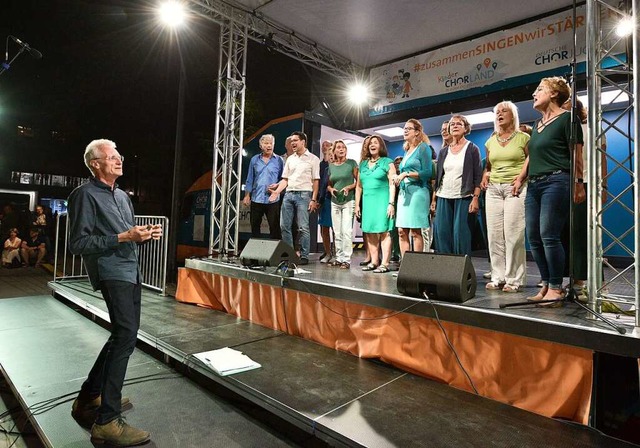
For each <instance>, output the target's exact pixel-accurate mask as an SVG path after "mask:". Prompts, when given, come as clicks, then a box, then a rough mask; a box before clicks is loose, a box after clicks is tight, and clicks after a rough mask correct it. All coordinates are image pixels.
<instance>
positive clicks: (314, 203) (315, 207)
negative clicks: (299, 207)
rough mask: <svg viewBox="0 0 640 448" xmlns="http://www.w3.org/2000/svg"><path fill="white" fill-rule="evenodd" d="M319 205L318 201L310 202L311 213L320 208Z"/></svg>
mask: <svg viewBox="0 0 640 448" xmlns="http://www.w3.org/2000/svg"><path fill="white" fill-rule="evenodd" d="M318 207H319V204H318V201H311V202H309V208H308V210H309V212H310V213H313V212H315V211H316V210H318Z"/></svg>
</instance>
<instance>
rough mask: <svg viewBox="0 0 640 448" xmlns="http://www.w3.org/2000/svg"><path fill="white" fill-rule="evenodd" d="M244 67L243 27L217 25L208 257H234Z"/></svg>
mask: <svg viewBox="0 0 640 448" xmlns="http://www.w3.org/2000/svg"><path fill="white" fill-rule="evenodd" d="M246 67H247V26H246V25H245V24H242V23H239V22H236V21H235V20H229V21H227V22H225V23H223V24H221V25H220V53H219V63H218V79H217V82H218V90H217V100H216V126H215V134H214V143H213V151H214V153H213V173H212V174H213V175H212V176H211V226H210V228H209V253H210V254H213V253H217V254H219V255H229V254H234V255H237V254H238V218H239V216H238V207H239V204H240V193H241V179H240V176H241V174H242V135H243V133H244V99H245V75H246Z"/></svg>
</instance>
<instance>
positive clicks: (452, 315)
mask: <svg viewBox="0 0 640 448" xmlns="http://www.w3.org/2000/svg"><path fill="white" fill-rule="evenodd" d="M362 256H363V254H362V253H359V252H356V253H354V257H353V262H352V266H351V268H350V269H348V270H346V269H340V268H338V267H331V266H328V265H326V264H323V263H320V262H319V261H317V258H318V255H316V254H312V256H311V257H310V258H311V262H310V264H309V265H306V266H301V268H302V270H303V272H300V273H296V274H295V276H294V277H293V278H282V277H281V276H280V275H278V274H277V273H275V268H272V267H267V268H263V269H249V268H246V267H243V266H241V265H240V263H239V261H238V260H226V261H221V260H220V259H217V258H216V259H206V258H204V259H191V260H187V261H186V267H187V268H191V269H196V270H199V271H204V272H211V273H216V274H221V275H224V276H229V277H235V278H239V279H247V280H250V281H255V282H259V283H265V284H269V285H274V286H284V287H286V288H288V289H293V290H298V291H301V292H306V293H309V294H313V295H317V296H323V297H331V298H336V299H342V300H347V301H351V302H355V303H361V304H366V305H371V306H376V307H380V308H384V309H389V310H393V311H403V312H406V313H412V314H416V315H420V316H424V317H429V318H433V317H435V313H434V309H433V308H434V307H435V308H436V309H437V312H438V315H439V317H440V319H442V320H443V321H449V322H455V323H459V324H465V325H471V326H474V327H478V328H484V329H488V330H493V331H499V332H505V333H510V334H515V335H519V336H525V337H531V338H536V339H540V340H545V341H550V342H557V343H562V344H568V345H573V346H576V347H581V348H587V349H590V350H593V351H596V352H603V353H610V354H614V355H619V356H627V357H631V358H640V333H639V332H638V329H636V328H635V326H634V319H633V318H632V317H629V316H624V315H615V314H610V313H607V314H605V316H606V317H608V318H609V319H610V320H611V321H612V322H613V323H614V324H615V325H617V326H619V327H621V328H623V329H624V330H625V332H626V333H625V334H624V335H621V334H619V333H618V332H617V331H616V330H614V329H612V328H611V327H610V326H609V325H607V324H605V323H604V322H602V321H600V320H596V319H593V318H591V317H590V315H588V314H587V312H586V311H585V310H584V309H582V308H580V307H579V306H578V305H576V304H571V303H569V304H566V305H565V306H563V307H559V308H549V307H537V306H535V305H527V306H522V307H515V308H504V309H503V308H500V305H501V304H504V303H515V302H523V301H526V298H527V297H528V296H533V295H535V294H537V292H538V291H539V288H538V287H537V286H536V284H537V283H538V282H539V281H540V277H539V275H538V273H537V268H536V267H535V263H533V262H529V263H528V271H527V272H528V275H527V286H526V287H525V288H523V289H522V290H521V291H520V292H518V293H504V292H502V291H491V290H486V289H485V285H486V283H487V282H489V280H487V279H484V278H483V276H482V274H483V273H484V272H486V271H488V270H489V269H490V266H489V263H488V261H487V259H485V258H478V257H474V258H473V259H472V263H473V266H474V268H475V271H476V277H477V291H476V295H475V297H474V298H473V299H470V300H468V301H466V302H464V303H450V302H443V301H433V302H432V303H429V302H427V301H425V300H423V299H415V298H412V297H406V296H403V295H401V294H400V293H399V292H398V290H397V288H396V282H397V279H396V277H394V276H393V275H392V272H389V273H385V274H375V273H372V272H363V271H362V269H361V267H360V266H358V263H359V262H360V261H361V260H362ZM608 274H609V273H605V275H608Z"/></svg>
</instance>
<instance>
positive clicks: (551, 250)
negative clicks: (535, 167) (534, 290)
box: [525, 172, 571, 289]
mask: <svg viewBox="0 0 640 448" xmlns="http://www.w3.org/2000/svg"><path fill="white" fill-rule="evenodd" d="M570 181H571V176H570V175H569V173H565V172H560V173H555V174H549V175H548V176H543V177H540V178H537V179H535V178H534V179H530V180H529V187H528V191H527V198H526V199H525V217H526V219H525V220H526V225H527V226H526V228H527V237H528V238H529V245H530V246H531V253H532V255H533V259H534V260H535V261H536V264H537V265H538V269H539V270H540V277H541V279H542V282H543V283H544V284H548V285H549V287H550V288H553V289H560V288H562V277H563V273H564V258H565V253H564V249H563V247H562V241H561V239H560V235H561V233H562V228H563V227H564V225H565V222H566V220H567V217H568V216H569V205H570V203H569V201H570V199H571V198H570V197H569V193H570V189H569V182H570Z"/></svg>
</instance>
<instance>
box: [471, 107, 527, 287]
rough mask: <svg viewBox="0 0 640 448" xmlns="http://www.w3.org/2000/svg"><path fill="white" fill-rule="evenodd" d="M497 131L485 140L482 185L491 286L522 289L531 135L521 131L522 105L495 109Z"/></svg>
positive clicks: (524, 275)
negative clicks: (520, 116)
mask: <svg viewBox="0 0 640 448" xmlns="http://www.w3.org/2000/svg"><path fill="white" fill-rule="evenodd" d="M493 113H494V114H495V118H494V122H493V125H494V132H493V134H491V137H489V139H488V140H487V142H486V143H485V149H486V153H487V165H486V167H485V170H484V174H483V177H482V183H481V187H482V189H483V190H486V194H485V210H486V216H487V233H488V239H489V255H490V260H491V281H490V282H489V283H487V286H486V288H487V289H501V290H502V291H504V292H518V291H519V290H520V288H521V287H524V286H525V284H526V270H527V268H526V266H527V263H526V262H527V260H526V251H525V247H524V232H525V231H524V200H525V197H526V195H527V187H526V185H525V184H524V181H525V179H526V178H527V156H528V155H529V150H528V143H529V135H528V134H526V133H524V132H522V131H520V130H519V127H520V120H519V117H518V108H517V107H516V105H515V104H513V103H512V102H511V101H503V102H501V103H498V104H497V105H496V106H495V107H494V108H493Z"/></svg>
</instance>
